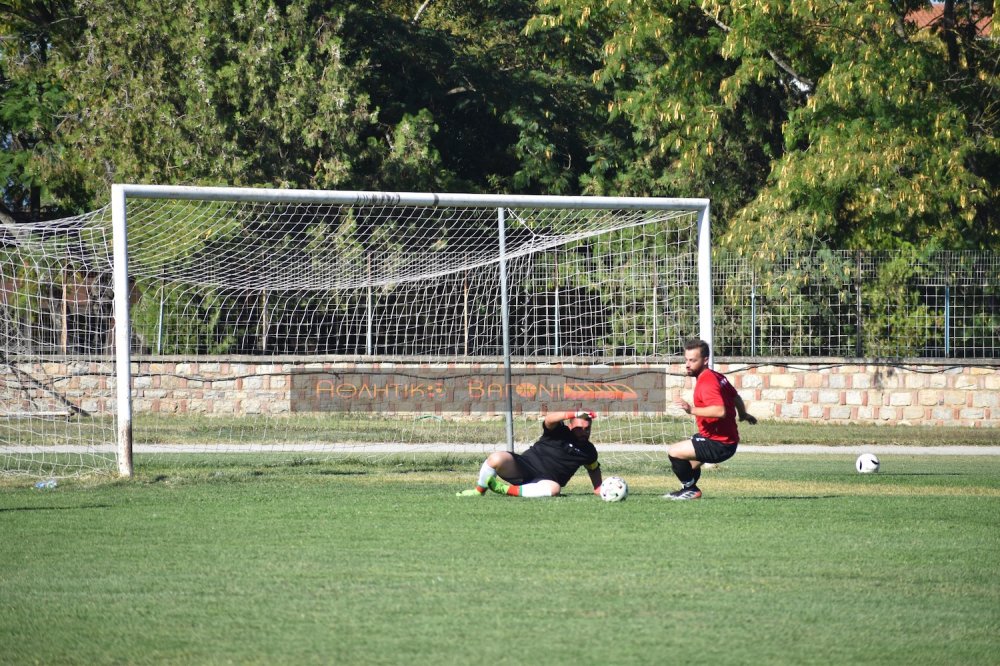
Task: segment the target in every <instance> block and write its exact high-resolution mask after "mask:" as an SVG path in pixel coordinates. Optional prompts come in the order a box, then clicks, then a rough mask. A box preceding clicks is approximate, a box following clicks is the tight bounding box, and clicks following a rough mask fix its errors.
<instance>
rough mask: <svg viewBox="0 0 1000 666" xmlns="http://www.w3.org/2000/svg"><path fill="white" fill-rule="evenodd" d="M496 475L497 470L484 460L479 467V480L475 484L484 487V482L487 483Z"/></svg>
mask: <svg viewBox="0 0 1000 666" xmlns="http://www.w3.org/2000/svg"><path fill="white" fill-rule="evenodd" d="M496 475H497V471H496V470H495V469H493V468H492V467H490V466H489V464H487V463H485V462H484V463H483V466H482V467H480V468H479V480H478V481H476V485H477V486H479V487H480V488H485V487H486V484H487V483H489V481H490V478H492V477H494V476H496Z"/></svg>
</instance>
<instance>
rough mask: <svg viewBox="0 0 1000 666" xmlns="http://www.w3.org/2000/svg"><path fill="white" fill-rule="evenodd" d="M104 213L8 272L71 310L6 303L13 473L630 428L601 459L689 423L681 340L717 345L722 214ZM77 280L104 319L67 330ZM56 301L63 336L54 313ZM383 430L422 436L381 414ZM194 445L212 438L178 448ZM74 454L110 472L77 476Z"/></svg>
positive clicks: (117, 189)
mask: <svg viewBox="0 0 1000 666" xmlns="http://www.w3.org/2000/svg"><path fill="white" fill-rule="evenodd" d="M108 208H109V209H110V210H108V209H102V210H101V211H96V212H95V213H91V214H88V215H86V216H81V217H80V218H72V219H71V220H69V221H65V220H64V221H56V222H53V223H43V224H40V225H37V227H35V228H32V229H21V230H19V231H18V238H19V239H20V240H19V241H18V243H16V244H12V246H11V247H10V248H8V251H7V254H6V255H4V257H3V260H4V264H3V269H4V272H3V275H0V278H3V279H4V282H3V283H0V284H3V285H4V286H5V288H6V289H7V291H6V292H2V293H0V295H4V294H7V293H8V292H16V291H17V290H18V289H24V290H27V291H29V292H31V293H35V292H46V293H48V292H51V293H53V294H56V295H57V297H56V299H55V300H54V301H53V304H51V305H45V306H44V307H43V310H44V312H41V311H38V310H37V308H38V307H40V306H38V305H37V302H38V301H37V300H33V297H31V298H29V297H22V296H18V295H17V294H14V295H13V296H7V295H4V298H5V299H7V300H5V303H6V302H8V301H9V302H11V303H15V302H16V303H19V304H22V306H23V307H24V308H25V309H24V310H23V311H20V310H11V312H10V316H9V317H8V319H9V320H10V321H9V322H6V320H5V321H0V324H3V325H4V326H5V328H4V330H5V331H7V332H8V335H6V336H5V338H4V343H5V355H4V359H3V362H4V363H5V364H6V369H5V373H4V377H5V379H4V384H3V385H2V386H0V463H3V465H2V468H0V474H3V473H7V474H9V473H15V474H18V473H20V474H28V475H35V476H40V475H53V476H59V475H70V474H79V473H86V472H93V471H100V469H99V468H100V466H101V460H104V459H105V457H104V456H105V455H106V454H105V452H108V453H110V454H111V457H110V458H107V459H109V460H112V461H113V462H114V465H115V466H116V467H117V473H118V474H119V475H121V476H126V477H128V476H131V475H133V473H134V461H133V453H134V451H135V450H136V449H137V446H136V445H135V444H134V442H135V441H138V442H139V443H138V450H139V452H140V455H146V453H145V452H144V450H148V451H150V452H163V451H166V452H172V451H178V452H180V451H185V452H194V453H195V454H199V453H213V452H244V451H247V450H250V449H249V447H247V446H244V445H245V444H247V443H248V442H249V443H251V444H252V445H253V446H255V447H257V449H258V450H263V451H265V452H266V453H271V454H283V455H307V456H313V455H315V454H318V453H322V452H323V451H328V450H332V449H336V448H337V447H338V446H343V447H346V449H338V450H347V451H351V450H353V449H351V447H357V448H356V450H357V451H362V450H366V451H376V452H377V451H383V450H384V451H388V452H395V451H400V450H402V451H407V452H409V451H414V452H420V451H422V450H436V449H434V448H433V447H434V446H438V445H441V444H446V445H451V444H454V445H458V444H463V443H469V442H479V443H480V444H479V445H480V446H481V448H482V450H487V451H488V450H490V447H496V446H500V445H504V446H506V447H507V448H509V449H512V448H513V447H514V446H515V440H517V442H519V443H523V442H524V441H526V440H528V439H531V438H533V437H534V426H531V423H530V422H531V420H532V418H535V419H537V416H538V413H539V411H544V410H546V409H555V408H560V406H562V405H572V406H574V408H575V407H576V406H583V405H584V404H586V405H591V404H592V403H595V402H596V404H598V405H603V408H604V409H607V410H609V411H610V412H611V413H612V414H616V415H612V416H611V417H610V418H609V419H608V420H603V419H602V425H601V427H600V431H599V432H600V435H599V436H598V438H597V441H598V444H599V446H600V444H601V443H602V442H608V443H609V444H610V445H616V446H622V447H627V446H631V445H633V444H635V445H637V446H641V445H645V446H647V447H648V446H649V445H650V444H657V443H662V442H664V441H668V440H670V439H676V438H677V436H678V435H679V434H682V433H683V432H684V431H685V430H686V429H687V428H688V427H689V424H686V420H684V419H676V418H674V419H671V418H670V417H669V415H666V416H665V413H666V412H667V411H669V410H668V409H667V407H666V405H667V402H668V400H667V398H669V397H670V396H669V395H667V394H669V393H670V392H671V391H674V392H676V391H677V390H680V387H683V386H684V379H683V373H682V372H680V373H678V372H676V368H677V366H678V357H679V355H680V351H681V346H682V343H683V341H684V340H685V339H687V338H690V337H694V336H696V335H697V336H700V337H701V338H702V339H704V340H706V341H708V342H709V343H712V342H713V324H712V322H713V318H712V316H713V312H712V282H711V272H712V266H711V240H710V216H709V212H710V207H709V201H708V200H707V199H697V198H676V199H672V198H652V197H647V198H638V197H586V196H525V195H475V194H433V193H406V192H403V193H393V192H361V191H309V190H283V189H260V188H215V187H185V186H160V185H114V186H112V194H111V204H110V206H109V207H108ZM109 213H110V215H109ZM67 230H71V233H70V232H68V231H67ZM64 233H66V234H68V235H66V238H68V239H69V240H66V239H64V237H63V234H64ZM53 239H54V240H53ZM29 258H30V261H29ZM60 266H62V267H63V268H59V267H60ZM81 266H84V268H81ZM60 271H61V272H60ZM74 276H77V277H74ZM80 276H83V277H80ZM81 281H86V282H87V283H88V284H89V285H92V286H91V287H89V292H88V294H90V296H89V300H88V301H87V308H89V309H88V312H89V313H91V316H90V318H89V319H86V323H84V324H79V326H80V330H78V331H74V329H73V325H72V322H73V321H75V320H74V318H73V314H74V312H75V311H74V307H76V308H77V309H79V308H80V307H82V306H79V305H75V303H77V302H75V301H73V300H72V293H73V292H72V288H73V285H74V284H76V283H79V282H81ZM54 282H59V283H60V284H59V285H58V288H57V286H56V285H50V284H49V283H54ZM101 284H105V285H106V287H107V288H106V289H104V291H101V289H100V288H99V285H101ZM59 289H61V290H62V291H61V293H62V294H63V297H62V305H61V307H62V311H63V316H62V317H61V318H60V317H59V316H58V313H56V315H50V314H46V313H47V312H49V311H53V310H58V309H59V307H60V306H59V303H60V301H59V299H58V293H60V292H59ZM32 290H33V291H32ZM105 293H106V294H107V297H106V298H107V299H108V300H109V304H108V307H107V308H105V309H103V310H102V309H101V307H100V298H99V297H98V296H99V295H100V296H101V298H104V296H103V294H105ZM66 294H70V297H67V296H66ZM18 299H19V300H18ZM112 299H113V300H112ZM78 300H79V299H78ZM80 302H82V301H80ZM66 303H69V306H67V305H66ZM19 307H20V306H19ZM102 312H103V313H104V314H103V315H101V314H100V313H102ZM101 316H104V317H107V319H106V321H107V325H106V329H101V326H102V325H101V324H100V318H101ZM78 319H79V317H78ZM67 321H69V322H70V324H69V325H68V324H67ZM39 322H41V323H44V324H45V325H46V326H49V327H51V328H53V330H54V329H56V328H58V327H59V326H61V327H62V328H63V333H62V337H61V340H62V342H61V343H60V342H59V339H60V336H59V334H58V332H57V331H55V332H49V333H45V334H44V335H41V334H39V333H38V332H37V331H36V329H35V328H32V326H35V327H37V325H38V324H39ZM8 323H9V325H8ZM28 323H31V324H32V326H28V325H27V324H28ZM67 329H68V332H67ZM98 329H100V330H98ZM102 330H104V331H105V332H103V333H102V332H101V331H102ZM40 335H41V337H42V338H44V341H45V343H44V344H42V343H39V342H38V341H37V340H35V339H34V338H38V337H39V336H40ZM670 365H673V366H674V371H673V372H672V373H669V372H665V370H664V369H665V368H666V367H668V366H670ZM680 369H681V371H682V370H683V367H682V364H681V365H680ZM376 375H377V376H379V377H381V379H380V380H379V381H382V384H379V383H378V381H376V380H371V384H370V385H369V384H368V383H367V382H368V381H369V378H370V377H372V376H376ZM664 375H668V376H667V377H666V379H665V380H664ZM401 377H402V379H400V378H401ZM619 377H624V378H626V379H623V380H622V382H624V383H619V384H615V383H614V381H617V379H615V378H619ZM456 378H461V380H460V382H459V383H460V384H461V387H460V388H461V390H463V391H465V392H464V393H462V396H461V397H459V395H458V393H459V389H458V388H456V385H457V384H456V381H459V380H458V379H456ZM550 379H552V381H551V382H550V381H549V380H550ZM630 382H631V383H630ZM495 386H499V387H500V389H499V391H498V392H497V394H496V395H493V393H492V390H493V387H495ZM87 387H101V390H106V391H107V392H108V394H109V395H108V396H107V399H105V396H104V395H103V393H101V394H100V395H98V394H99V391H98V390H97V389H95V388H91V389H90V391H89V392H88V389H87ZM389 387H391V388H389ZM553 387H557V388H558V389H559V390H561V391H562V392H561V393H560V392H559V391H557V390H556V389H555V388H553ZM560 387H561V388H560ZM365 391H368V394H367V395H365ZM435 392H436V393H435ZM623 392H624V393H623ZM112 393H113V396H112V395H111V394H112ZM472 393H475V395H473V396H472V398H474V399H470V395H472ZM625 394H628V395H627V396H626V398H623V397H622V396H623V395H625ZM342 399H343V400H342ZM348 399H350V400H351V401H353V402H350V401H347V400H348ZM480 399H481V400H480ZM623 399H627V400H632V401H633V402H630V403H628V404H627V405H624V407H622V408H621V409H620V410H619V406H620V405H619V402H620V401H621V400H623ZM345 401H347V402H345ZM463 401H464V402H463ZM616 401H618V402H616ZM63 404H65V405H69V406H70V411H71V410H72V408H73V407H74V406H76V407H79V406H81V405H84V404H85V405H86V409H83V410H81V413H82V414H84V416H83V417H81V423H74V422H73V418H74V416H73V415H72V414H71V415H70V417H69V419H68V420H69V423H65V424H64V422H65V421H67V417H65V416H63V415H59V416H52V413H53V410H56V411H61V410H62V409H63V408H62V407H60V405H63ZM345 404H346V405H347V406H346V407H345V406H344V405H345ZM616 410H618V411H617V412H616ZM389 413H391V414H403V415H405V416H403V417H400V418H399V419H397V421H399V423H395V424H388V425H386V424H384V423H382V422H381V421H380V420H379V419H378V418H376V417H379V416H382V415H384V414H389ZM102 416H106V417H108V418H110V419H111V420H113V423H114V428H113V433H112V432H108V431H105V430H104V429H103V427H102V426H99V425H97V424H98V423H104V422H106V421H104V420H101V419H100V418H98V417H102ZM501 417H502V421H503V423H502V426H503V427H502V429H497V427H498V426H499V425H501V424H500V422H499V421H497V419H498V418H501ZM135 418H139V423H140V426H141V428H142V431H141V432H142V436H140V437H138V438H136V437H135V433H134V428H135V424H136V421H135ZM39 419H45V423H46V426H45V427H44V428H39V427H35V426H32V425H30V424H31V423H35V422H36V421H37V420H39ZM243 421H245V422H246V423H247V424H251V425H247V426H246V430H247V431H245V432H241V433H236V432H235V431H236V430H238V429H239V430H242V429H243V426H237V425H233V424H234V423H240V422H243ZM376 421H379V422H376ZM525 422H528V423H525ZM535 422H536V423H537V421H535ZM678 422H684V423H685V424H684V425H677V423H678ZM303 423H306V425H303ZM150 424H152V425H150ZM181 424H182V425H181ZM400 424H402V425H400ZM470 424H471V425H470ZM300 427H301V428H302V429H303V431H302V432H301V433H300V432H298V431H297V428H300ZM60 428H65V430H66V433H65V434H64V433H62V432H61V431H60V432H55V431H57V430H59V429H60ZM150 428H152V429H156V432H152V431H151V430H150ZM397 428H402V429H401V430H399V429H397ZM181 430H201V431H204V432H199V433H196V435H195V436H194V437H193V439H194V443H193V444H188V445H187V446H174V444H175V439H180V440H184V439H185V438H186V437H187V436H189V435H190V434H191V433H190V432H184V433H181V432H180V431H181ZM251 430H252V431H251ZM317 432H319V433H320V435H317V434H316V433H317ZM27 433H30V434H27ZM81 433H83V434H82V435H81ZM102 433H105V434H102ZM181 435H183V436H181ZM110 440H113V441H110ZM81 450H85V451H86V452H87V454H88V455H95V457H96V458H97V460H96V461H90V462H87V463H86V464H83V465H78V466H74V465H76V463H74V462H73V461H70V462H68V463H64V462H63V461H64V460H65V459H66V457H67V456H70V457H72V456H75V455H77V454H79V452H80V451H81ZM151 455H153V453H151ZM56 460H58V461H59V462H58V463H57V462H55V461H56ZM63 464H65V465H66V466H65V467H64V468H54V466H55V465H63Z"/></svg>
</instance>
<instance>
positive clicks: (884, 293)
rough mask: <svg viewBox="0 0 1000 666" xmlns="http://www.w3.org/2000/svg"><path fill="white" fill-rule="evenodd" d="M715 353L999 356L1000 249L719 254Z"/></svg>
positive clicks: (714, 267) (896, 356)
mask: <svg viewBox="0 0 1000 666" xmlns="http://www.w3.org/2000/svg"><path fill="white" fill-rule="evenodd" d="M713 273H714V275H713V282H714V291H715V321H716V332H715V339H716V352H717V353H718V354H722V355H727V356H792V357H807V358H809V357H813V358H815V357H822V356H838V357H883V358H911V357H919V358H955V359H996V358H1000V255H997V254H991V253H977V252H937V253H933V254H927V255H925V256H914V255H912V254H905V253H888V252H850V251H830V252H820V253H816V254H813V255H808V256H786V257H780V258H778V259H776V260H772V261H761V260H752V259H749V258H746V257H740V256H735V255H725V254H721V253H720V254H718V255H717V256H716V257H715V260H714V265H713Z"/></svg>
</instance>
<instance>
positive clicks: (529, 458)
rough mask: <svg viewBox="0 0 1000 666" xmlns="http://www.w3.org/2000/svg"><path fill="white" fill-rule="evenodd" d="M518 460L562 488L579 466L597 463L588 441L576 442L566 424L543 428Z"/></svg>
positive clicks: (595, 455)
mask: <svg viewBox="0 0 1000 666" xmlns="http://www.w3.org/2000/svg"><path fill="white" fill-rule="evenodd" d="M521 457H522V458H523V459H524V460H525V461H526V462H527V463H528V464H529V465H531V467H532V468H534V471H535V472H536V473H537V474H538V478H541V479H550V480H552V481H555V482H556V483H558V484H559V485H560V486H565V485H566V484H567V483H569V480H570V479H572V478H573V475H574V474H576V471H577V470H578V469H580V467H581V466H585V465H591V464H593V463H595V462H597V449H596V448H594V445H593V444H591V443H590V440H585V441H583V442H581V441H578V440H577V439H576V437H574V436H573V432H572V431H571V430H570V429H569V428H568V427H567V426H566V424H565V423H559V424H557V425H556V427H554V428H553V429H552V430H546V429H545V426H544V425H543V426H542V436H541V437H540V438H539V440H538V441H537V442H535V443H534V444H532V445H531V447H529V448H528V449H527V450H526V451H525V452H524V453H522V454H521Z"/></svg>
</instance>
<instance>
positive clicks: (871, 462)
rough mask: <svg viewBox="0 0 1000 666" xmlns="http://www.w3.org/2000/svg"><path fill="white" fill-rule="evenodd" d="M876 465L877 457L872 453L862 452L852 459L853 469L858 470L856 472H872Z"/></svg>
mask: <svg viewBox="0 0 1000 666" xmlns="http://www.w3.org/2000/svg"><path fill="white" fill-rule="evenodd" d="M878 467H879V462H878V458H877V457H876V456H875V454H873V453H862V454H861V455H860V456H858V459H857V460H855V461H854V469H856V470H858V474H874V473H875V472H877V471H878Z"/></svg>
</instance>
